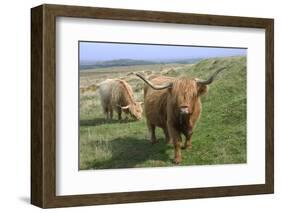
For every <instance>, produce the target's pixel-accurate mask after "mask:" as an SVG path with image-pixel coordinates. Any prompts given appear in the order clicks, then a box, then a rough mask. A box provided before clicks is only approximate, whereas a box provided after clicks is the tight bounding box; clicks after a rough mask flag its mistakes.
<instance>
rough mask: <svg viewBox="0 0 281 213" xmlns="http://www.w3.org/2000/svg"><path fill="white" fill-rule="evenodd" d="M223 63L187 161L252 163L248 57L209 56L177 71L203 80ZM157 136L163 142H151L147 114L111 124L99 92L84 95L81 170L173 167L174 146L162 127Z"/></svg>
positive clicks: (206, 98)
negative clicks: (248, 131) (248, 133)
mask: <svg viewBox="0 0 281 213" xmlns="http://www.w3.org/2000/svg"><path fill="white" fill-rule="evenodd" d="M222 66H228V69H227V70H225V71H224V72H223V73H221V74H220V75H219V76H217V78H216V81H215V82H214V83H213V84H212V85H211V86H210V89H209V93H208V94H207V95H206V96H204V97H203V98H202V105H203V112H202V115H201V119H200V120H199V122H198V124H197V127H196V129H195V131H194V134H193V149H192V150H187V151H182V154H183V162H182V164H181V165H203V164H229V163H245V162H246V59H245V58H244V57H230V58H218V59H208V60H204V61H201V62H199V63H198V64H195V65H194V66H192V67H191V68H189V69H181V70H180V69H179V70H177V72H176V73H173V75H175V76H177V75H188V76H193V77H195V76H196V77H199V78H202V79H203V78H206V77H207V76H209V75H210V73H212V72H214V71H215V70H216V69H218V68H220V67H222ZM139 95H140V94H139ZM157 135H158V139H159V142H160V143H158V144H155V145H151V144H150V143H149V141H148V140H147V129H146V125H145V119H142V120H141V121H138V122H133V121H129V122H128V121H127V122H126V121H123V122H122V123H119V122H117V121H116V120H114V121H112V122H110V123H108V122H106V121H105V120H104V115H103V114H102V113H101V108H100V103H99V100H98V97H97V94H94V95H93V96H82V97H81V103H80V168H81V169H97V168H98V169H101V168H103V169H104V168H129V167H153V166H173V163H172V159H173V146H172V145H166V144H165V143H164V137H163V133H162V131H161V130H160V129H157Z"/></svg>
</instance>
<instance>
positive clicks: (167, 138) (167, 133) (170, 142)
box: [163, 128, 173, 144]
mask: <svg viewBox="0 0 281 213" xmlns="http://www.w3.org/2000/svg"><path fill="white" fill-rule="evenodd" d="M163 132H164V134H165V141H166V143H167V144H172V143H173V142H172V140H171V138H170V136H169V132H168V129H167V128H163Z"/></svg>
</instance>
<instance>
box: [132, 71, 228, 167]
mask: <svg viewBox="0 0 281 213" xmlns="http://www.w3.org/2000/svg"><path fill="white" fill-rule="evenodd" d="M223 69H225V68H221V69H219V70H218V71H216V72H215V73H214V74H213V75H212V76H210V77H209V79H208V80H205V81H202V80H199V79H190V78H187V77H180V78H173V77H166V76H152V77H150V78H149V79H146V78H145V77H144V76H143V75H141V74H139V73H137V74H136V75H137V76H138V77H140V78H141V79H142V80H143V81H144V82H145V83H146V84H147V85H146V86H145V87H144V106H145V115H146V120H147V126H148V131H149V134H150V139H151V142H152V143H156V137H155V127H160V128H162V129H163V132H164V134H165V138H166V142H167V143H173V144H174V153H175V156H174V162H175V163H176V164H178V163H180V162H181V145H180V143H181V134H183V135H184V136H185V143H184V146H183V148H185V149H186V148H191V147H192V143H191V136H192V130H193V128H194V127H195V124H196V122H197V121H198V119H199V117H200V114H201V100H200V97H201V95H203V94H205V93H206V92H207V90H208V85H209V84H211V83H212V82H213V80H214V77H215V76H216V75H217V74H218V73H219V72H220V71H222V70H223Z"/></svg>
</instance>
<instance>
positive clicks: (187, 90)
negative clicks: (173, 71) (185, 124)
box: [136, 67, 225, 115]
mask: <svg viewBox="0 0 281 213" xmlns="http://www.w3.org/2000/svg"><path fill="white" fill-rule="evenodd" d="M223 69H225V67H223V68H221V69H219V70H217V71H216V72H215V73H214V74H213V75H211V76H210V77H209V78H208V79H207V80H199V79H189V78H179V79H176V80H174V81H173V82H168V83H165V84H162V85H154V84H153V83H152V82H150V81H149V80H148V79H146V78H145V77H144V76H142V75H141V74H139V73H137V74H136V75H137V76H138V77H140V78H141V79H142V80H143V81H144V82H145V83H147V84H148V85H149V86H150V87H151V88H153V89H155V90H163V89H168V92H169V93H170V98H171V99H172V100H171V101H172V103H174V104H175V106H174V107H176V108H175V110H176V111H177V112H178V113H179V114H180V115H191V114H192V113H193V110H194V103H195V100H196V99H197V98H199V97H200V96H201V95H203V94H205V93H206V92H207V90H208V85H209V84H211V83H212V82H213V80H214V78H215V76H216V75H217V74H218V73H219V72H221V71H222V70H223Z"/></svg>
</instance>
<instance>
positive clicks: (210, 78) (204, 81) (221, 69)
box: [196, 67, 226, 85]
mask: <svg viewBox="0 0 281 213" xmlns="http://www.w3.org/2000/svg"><path fill="white" fill-rule="evenodd" d="M224 69H226V67H222V68H220V69H218V70H217V71H216V72H214V74H213V75H211V76H210V77H209V78H208V79H207V80H196V82H197V83H199V84H204V85H208V84H211V83H212V82H213V81H214V78H215V77H216V76H217V74H219V73H220V72H221V71H223V70H224Z"/></svg>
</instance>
